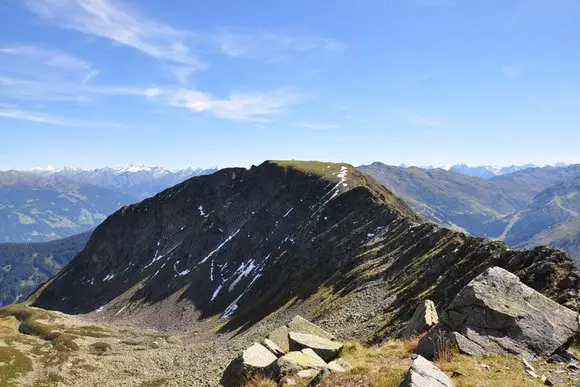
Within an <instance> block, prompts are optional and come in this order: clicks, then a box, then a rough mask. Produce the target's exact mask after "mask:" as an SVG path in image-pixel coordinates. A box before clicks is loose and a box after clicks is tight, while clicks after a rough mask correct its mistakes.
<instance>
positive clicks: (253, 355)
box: [221, 316, 352, 387]
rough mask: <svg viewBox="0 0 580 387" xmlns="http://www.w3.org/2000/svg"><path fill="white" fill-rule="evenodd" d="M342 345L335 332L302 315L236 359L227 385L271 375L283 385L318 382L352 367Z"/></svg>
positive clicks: (228, 372) (224, 379)
mask: <svg viewBox="0 0 580 387" xmlns="http://www.w3.org/2000/svg"><path fill="white" fill-rule="evenodd" d="M342 347H343V344H342V343H340V342H338V341H336V340H335V337H334V335H333V334H331V333H330V332H327V331H325V330H324V329H322V328H320V327H319V326H317V325H316V324H313V323H311V322H310V321H308V320H306V319H305V318H303V317H301V316H296V317H294V318H293V319H292V321H291V322H290V323H289V324H288V325H287V326H283V327H280V328H277V329H275V330H274V331H272V332H270V334H269V335H268V338H266V339H264V341H263V345H261V344H254V345H253V346H251V347H250V348H248V349H246V350H245V351H244V352H243V354H242V355H241V356H240V357H239V358H238V359H236V360H234V361H233V362H232V363H231V364H230V365H229V366H228V368H227V369H226V371H225V372H224V375H223V377H222V380H221V382H222V384H223V385H224V386H228V387H229V386H236V387H237V386H243V385H244V384H245V383H246V382H247V381H248V380H249V379H250V378H252V377H254V376H263V377H267V378H271V379H274V380H276V381H277V382H279V383H280V385H295V384H296V381H297V380H301V381H306V382H307V384H308V386H310V385H312V386H315V385H318V383H320V381H322V379H324V378H326V377H327V376H328V375H330V374H332V373H340V372H346V371H348V370H350V369H352V366H351V365H350V364H348V363H347V362H346V361H345V360H343V359H341V358H339V357H338V355H339V353H340V350H341V349H342Z"/></svg>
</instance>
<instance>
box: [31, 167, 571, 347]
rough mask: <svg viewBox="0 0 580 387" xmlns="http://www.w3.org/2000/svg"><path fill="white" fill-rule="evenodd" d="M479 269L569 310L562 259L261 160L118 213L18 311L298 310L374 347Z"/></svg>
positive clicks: (382, 192)
mask: <svg viewBox="0 0 580 387" xmlns="http://www.w3.org/2000/svg"><path fill="white" fill-rule="evenodd" d="M491 266H499V267H503V268H506V269H507V270H509V271H511V272H513V273H515V274H517V275H518V276H519V277H520V278H521V279H522V281H523V282H524V283H526V284H527V285H529V286H531V287H532V288H534V289H536V290H538V291H540V292H542V293H544V294H546V295H548V296H550V297H552V298H554V299H556V300H558V302H560V303H562V304H565V305H567V306H569V307H571V308H575V309H577V308H578V293H577V292H578V289H577V287H578V284H577V283H574V282H572V283H571V282H570V280H569V278H570V276H571V275H574V274H572V272H573V271H574V270H575V266H574V263H573V261H572V260H571V259H570V258H569V257H568V256H567V255H566V254H564V253H563V252H561V251H558V250H554V249H550V248H537V249H534V250H531V251H514V250H511V249H509V248H507V247H506V246H505V245H504V244H502V243H500V242H490V241H487V240H485V239H482V238H474V237H470V236H466V235H465V234H462V233H459V232H455V231H451V230H449V229H445V228H441V227H439V226H437V225H434V224H432V223H430V222H427V221H425V220H424V219H423V218H421V217H420V216H418V215H417V214H416V213H415V212H414V211H413V210H411V208H409V207H408V206H407V205H406V204H405V203H404V202H403V201H401V200H400V199H398V198H397V197H396V196H394V195H393V194H392V193H391V192H390V191H389V190H387V189H386V188H385V187H383V186H382V185H380V184H379V183H377V182H376V181H375V180H374V179H373V178H371V177H370V176H368V175H366V174H363V173H361V172H359V171H357V170H356V169H354V168H353V167H351V166H349V165H346V164H329V163H320V162H297V161H292V162H283V161H279V162H273V161H270V162H265V163H263V164H261V165H260V166H258V167H252V168H251V169H249V170H246V169H241V168H234V169H224V170H221V171H218V172H216V173H214V174H212V175H208V176H200V177H195V178H192V179H190V180H188V181H186V182H184V183H182V184H179V185H177V186H175V187H173V188H171V189H168V190H166V191H164V192H162V193H160V194H158V195H156V196H155V197H153V198H150V199H146V200H144V201H142V202H140V203H138V204H134V205H130V206H127V207H124V208H122V209H121V210H119V211H118V212H116V213H115V214H114V215H112V216H110V217H109V218H108V219H107V220H106V221H105V222H103V224H101V225H100V226H99V227H98V228H97V229H96V230H95V232H94V233H93V235H92V237H91V239H90V241H89V242H88V244H87V246H86V248H85V249H84V250H83V251H82V252H81V253H80V254H79V255H78V256H77V257H76V258H75V259H74V260H73V261H72V262H71V263H70V264H69V265H68V266H67V267H66V268H65V269H64V270H63V271H61V273H60V274H58V275H57V276H56V277H55V278H54V279H53V280H52V281H50V282H49V283H47V284H46V285H45V286H43V287H42V288H40V289H39V290H38V291H37V292H36V293H35V294H34V295H33V296H32V297H31V299H30V301H31V302H33V303H34V305H35V306H38V307H41V308H46V309H52V310H58V311H62V312H66V313H72V314H78V313H88V312H95V313H94V315H96V316H102V317H103V318H107V319H110V320H112V321H114V320H117V319H123V320H138V321H140V323H141V324H142V325H145V326H151V327H156V328H162V329H171V327H180V328H183V327H184V326H191V325H195V324H197V322H198V321H200V320H204V321H210V323H211V325H213V326H214V329H219V331H221V332H230V331H233V330H236V329H239V328H242V330H247V329H250V328H251V327H253V326H254V325H255V324H257V323H259V322H263V321H264V320H267V321H270V322H274V323H278V322H279V321H281V320H282V318H281V317H280V318H279V317H277V316H281V315H284V316H287V315H288V313H290V311H291V313H292V314H295V312H296V311H301V312H303V314H304V315H309V316H316V318H317V320H318V321H319V322H321V323H323V324H324V325H325V326H326V327H331V328H332V329H333V331H335V332H338V333H339V334H340V335H342V336H349V337H367V338H369V337H379V338H380V337H384V336H385V335H387V334H389V333H393V332H397V331H400V330H401V329H403V328H404V321H406V320H408V319H409V318H410V317H411V314H412V313H413V308H409V307H408V306H409V305H410V304H417V303H418V302H419V300H422V299H424V298H429V299H432V300H433V301H434V302H435V303H436V304H437V305H438V307H439V306H446V305H447V304H449V302H450V301H451V300H452V299H453V298H454V296H455V295H456V294H457V292H458V291H459V290H460V289H461V288H462V287H463V286H465V285H466V284H467V283H468V282H469V281H470V280H471V279H473V278H474V277H476V276H477V275H479V274H480V273H482V272H483V271H484V270H486V269H487V268H489V267H491ZM209 317H216V318H215V319H211V320H205V319H206V318H209ZM217 317H219V319H218V318H217ZM220 319H221V321H220ZM284 320H285V318H284Z"/></svg>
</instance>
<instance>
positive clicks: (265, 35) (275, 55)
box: [214, 30, 347, 61]
mask: <svg viewBox="0 0 580 387" xmlns="http://www.w3.org/2000/svg"><path fill="white" fill-rule="evenodd" d="M214 39H215V41H216V42H217V43H218V46H219V48H220V50H221V51H222V52H223V53H224V54H226V55H229V56H232V57H240V58H252V59H258V60H267V61H275V60H279V59H281V58H282V57H283V56H284V54H286V53H289V52H306V51H312V50H326V51H335V52H340V51H344V50H345V49H346V48H347V45H346V44H345V43H343V42H339V41H337V40H334V39H331V38H326V37H320V36H315V35H307V34H285V33H273V32H268V31H255V32H232V31H226V30H224V31H221V32H219V33H218V34H216V36H215V37H214Z"/></svg>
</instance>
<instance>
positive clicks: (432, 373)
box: [399, 355, 453, 387]
mask: <svg viewBox="0 0 580 387" xmlns="http://www.w3.org/2000/svg"><path fill="white" fill-rule="evenodd" d="M452 386H453V382H452V381H451V379H450V378H449V376H447V375H445V373H443V371H441V370H440V369H439V368H437V366H436V365H435V364H433V363H431V362H430V361H429V360H427V359H425V358H424V357H422V356H420V355H414V356H413V362H412V363H411V367H409V371H407V374H405V378H404V379H403V381H402V382H401V383H400V384H399V387H452Z"/></svg>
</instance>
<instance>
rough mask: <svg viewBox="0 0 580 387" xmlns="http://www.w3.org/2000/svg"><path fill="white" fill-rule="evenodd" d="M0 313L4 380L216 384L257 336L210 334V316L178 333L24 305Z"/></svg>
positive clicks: (35, 383)
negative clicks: (144, 328) (207, 319)
mask: <svg viewBox="0 0 580 387" xmlns="http://www.w3.org/2000/svg"><path fill="white" fill-rule="evenodd" d="M0 316H3V317H1V318H0V385H2V386H35V387H36V386H53V385H58V386H61V385H63V386H143V387H144V386H216V385H218V383H219V382H218V381H219V378H220V376H221V374H222V372H223V370H224V369H225V367H226V366H227V364H228V363H229V362H230V361H231V359H232V358H234V357H235V356H236V355H237V353H238V352H239V351H240V350H241V349H242V348H243V347H244V346H245V345H247V343H248V342H249V341H251V340H250V339H249V338H246V337H244V336H243V335H240V336H237V337H229V336H225V335H213V334H212V335H210V334H208V331H207V329H209V328H208V327H209V326H210V325H212V323H211V322H208V323H207V324H205V325H204V324H203V323H202V324H200V325H198V327H197V328H196V329H195V330H187V331H184V332H181V333H172V332H160V331H156V330H143V329H141V328H138V327H136V326H134V325H129V324H123V323H117V324H109V323H106V322H95V321H94V319H91V318H90V317H89V316H68V315H64V314H62V313H58V312H46V311H44V310H40V309H36V308H30V307H26V306H24V305H11V306H9V307H7V308H3V309H0ZM24 332H25V333H24ZM55 332H57V333H55Z"/></svg>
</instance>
